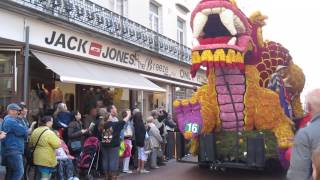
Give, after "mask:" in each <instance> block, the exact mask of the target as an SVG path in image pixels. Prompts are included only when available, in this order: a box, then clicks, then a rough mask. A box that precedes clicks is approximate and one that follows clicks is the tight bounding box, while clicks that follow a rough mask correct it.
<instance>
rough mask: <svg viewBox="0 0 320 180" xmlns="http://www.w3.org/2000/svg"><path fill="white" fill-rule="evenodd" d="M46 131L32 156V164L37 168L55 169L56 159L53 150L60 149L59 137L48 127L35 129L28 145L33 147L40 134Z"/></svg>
mask: <svg viewBox="0 0 320 180" xmlns="http://www.w3.org/2000/svg"><path fill="white" fill-rule="evenodd" d="M45 129H48V130H46V131H45V132H44V133H43V134H42V136H41V137H40V140H39V142H38V145H37V147H36V148H35V151H34V155H33V163H34V164H35V165H38V166H45V167H55V166H56V165H57V158H56V152H55V150H56V149H57V148H59V147H60V139H59V137H58V136H57V135H56V134H55V133H54V132H53V131H52V130H50V129H49V128H48V127H46V126H40V127H38V128H37V129H35V130H34V131H33V132H32V134H31V138H30V144H31V145H32V147H34V146H35V144H36V143H37V140H38V138H39V136H40V134H41V133H42V132H43V131H44V130H45Z"/></svg>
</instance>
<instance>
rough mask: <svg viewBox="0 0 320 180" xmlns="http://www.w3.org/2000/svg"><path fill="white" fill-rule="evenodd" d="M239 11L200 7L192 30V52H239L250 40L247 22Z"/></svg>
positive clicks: (242, 50) (225, 8)
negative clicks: (226, 49)
mask: <svg viewBox="0 0 320 180" xmlns="http://www.w3.org/2000/svg"><path fill="white" fill-rule="evenodd" d="M242 16H243V15H242V13H241V11H237V10H236V9H234V8H228V7H225V6H218V7H217V6H214V4H211V6H209V7H208V5H207V6H205V7H204V6H200V7H198V11H197V12H196V13H195V16H194V19H193V23H192V28H193V37H194V39H193V46H194V48H193V49H194V50H205V49H212V50H213V49H217V48H230V49H234V50H238V51H241V52H244V51H245V48H246V46H247V44H248V41H249V39H250V37H249V32H248V31H249V30H248V29H249V28H248V22H247V20H246V19H244V18H242Z"/></svg>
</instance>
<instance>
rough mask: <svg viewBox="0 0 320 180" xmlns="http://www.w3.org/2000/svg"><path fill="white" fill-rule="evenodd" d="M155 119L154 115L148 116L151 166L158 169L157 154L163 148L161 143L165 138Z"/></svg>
mask: <svg viewBox="0 0 320 180" xmlns="http://www.w3.org/2000/svg"><path fill="white" fill-rule="evenodd" d="M155 121H156V120H155V119H154V118H153V117H152V116H149V117H148V118H147V125H148V129H147V132H148V135H149V138H150V142H151V143H150V144H151V149H152V152H151V168H152V169H158V168H159V167H158V165H157V156H158V153H159V150H160V148H161V143H162V142H163V139H162V137H161V134H160V131H159V129H158V128H157V127H156V125H155Z"/></svg>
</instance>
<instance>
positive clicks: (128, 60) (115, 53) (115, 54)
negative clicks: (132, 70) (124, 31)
mask: <svg viewBox="0 0 320 180" xmlns="http://www.w3.org/2000/svg"><path fill="white" fill-rule="evenodd" d="M102 57H103V58H106V59H110V60H115V61H117V62H121V63H125V64H130V65H132V64H134V61H135V60H136V59H137V58H136V54H130V53H128V52H124V51H121V50H117V49H116V48H110V47H107V49H106V50H105V51H104V52H103V53H102Z"/></svg>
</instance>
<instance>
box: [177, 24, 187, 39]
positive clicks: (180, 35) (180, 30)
mask: <svg viewBox="0 0 320 180" xmlns="http://www.w3.org/2000/svg"><path fill="white" fill-rule="evenodd" d="M185 27H186V22H185V21H184V20H182V19H180V18H178V19H177V41H178V43H179V44H182V45H184V44H185V42H186V39H185V37H186V36H185V34H186V33H185V31H186V28H185Z"/></svg>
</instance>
